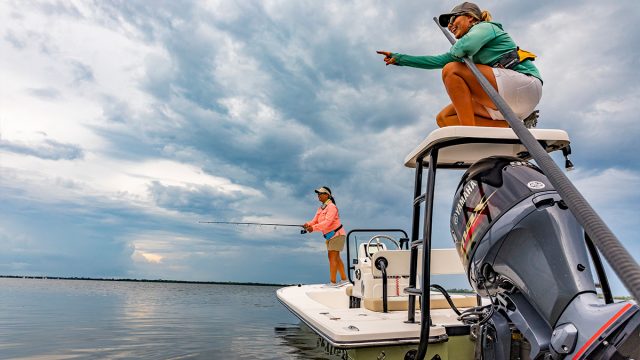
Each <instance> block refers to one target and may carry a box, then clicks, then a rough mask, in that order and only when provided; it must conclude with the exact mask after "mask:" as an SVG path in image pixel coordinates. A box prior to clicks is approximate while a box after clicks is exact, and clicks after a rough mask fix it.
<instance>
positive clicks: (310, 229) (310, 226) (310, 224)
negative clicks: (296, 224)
mask: <svg viewBox="0 0 640 360" xmlns="http://www.w3.org/2000/svg"><path fill="white" fill-rule="evenodd" d="M319 216H320V210H318V211H316V215H315V216H314V217H313V219H311V220H310V221H308V222H306V223H304V224H303V225H302V227H303V228H304V229H305V230H307V231H308V232H313V225H315V224H317V223H318V217H319Z"/></svg>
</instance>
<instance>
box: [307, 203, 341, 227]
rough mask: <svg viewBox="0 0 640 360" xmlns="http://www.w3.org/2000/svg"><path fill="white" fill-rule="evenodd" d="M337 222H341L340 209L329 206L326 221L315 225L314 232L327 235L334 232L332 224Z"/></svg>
mask: <svg viewBox="0 0 640 360" xmlns="http://www.w3.org/2000/svg"><path fill="white" fill-rule="evenodd" d="M336 220H338V221H337V222H339V220H340V219H339V218H338V208H337V207H336V206H335V205H333V204H331V205H328V206H327V213H326V216H325V218H324V220H322V221H321V222H318V223H316V224H315V225H313V231H322V232H323V233H327V232H329V231H331V230H333V229H332V228H331V224H333V223H335V222H336Z"/></svg>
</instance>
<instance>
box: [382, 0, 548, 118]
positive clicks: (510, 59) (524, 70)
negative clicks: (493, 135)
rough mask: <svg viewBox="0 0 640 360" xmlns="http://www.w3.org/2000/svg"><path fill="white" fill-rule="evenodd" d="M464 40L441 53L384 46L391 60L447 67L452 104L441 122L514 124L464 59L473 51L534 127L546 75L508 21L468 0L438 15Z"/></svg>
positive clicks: (445, 73)
mask: <svg viewBox="0 0 640 360" xmlns="http://www.w3.org/2000/svg"><path fill="white" fill-rule="evenodd" d="M438 22H439V23H440V25H441V26H442V27H447V28H448V29H449V31H450V32H451V33H452V34H453V35H454V36H455V38H456V39H458V41H457V42H456V43H455V44H454V45H453V46H452V47H451V49H450V50H449V51H448V52H447V53H444V54H441V55H433V56H411V55H405V54H399V53H392V52H388V51H378V54H382V55H384V56H385V58H384V61H385V63H386V64H387V65H398V66H411V67H417V68H423V69H442V80H443V82H444V86H445V88H446V89H447V93H448V94H449V98H450V99H451V104H449V105H447V106H446V107H445V108H444V109H442V110H441V111H440V113H439V114H438V115H437V116H436V121H437V123H438V126H440V127H445V126H453V125H468V126H489V127H508V126H509V124H508V122H507V121H506V120H505V118H504V116H503V115H502V113H501V112H500V111H498V110H497V108H496V106H495V104H494V103H493V101H492V100H491V98H490V97H489V96H488V95H487V94H486V93H485V91H484V90H483V89H482V87H481V85H480V83H479V82H478V80H477V79H476V78H475V76H474V75H473V73H472V72H471V70H470V69H469V68H468V67H467V66H466V65H465V64H464V62H462V58H463V57H465V56H469V57H471V58H472V59H473V62H474V63H476V64H478V69H479V70H480V72H481V73H482V74H483V75H484V76H485V77H486V78H487V79H488V80H489V83H491V85H492V86H493V87H494V88H495V89H496V90H497V91H498V93H499V94H500V96H502V97H503V98H504V100H505V101H506V102H507V104H509V106H510V107H511V109H512V110H513V112H514V113H515V114H516V115H517V116H518V118H519V119H520V120H524V122H525V125H527V126H528V127H531V126H535V123H536V119H537V111H534V109H535V107H536V106H537V105H538V102H540V98H541V96H542V77H541V76H540V73H539V72H538V69H537V68H536V66H535V65H534V64H533V62H532V60H533V59H534V58H535V55H533V54H531V53H527V54H528V55H523V56H522V57H520V56H519V55H518V47H517V46H516V44H515V42H514V41H513V40H512V39H511V37H510V36H509V34H507V33H506V32H505V31H504V30H502V25H501V24H499V23H495V22H491V14H489V12H488V11H486V10H485V11H480V8H479V7H478V5H476V4H474V3H470V2H464V3H462V4H460V5H458V6H456V7H454V8H453V9H452V10H451V12H450V13H447V14H442V15H440V17H439V18H438Z"/></svg>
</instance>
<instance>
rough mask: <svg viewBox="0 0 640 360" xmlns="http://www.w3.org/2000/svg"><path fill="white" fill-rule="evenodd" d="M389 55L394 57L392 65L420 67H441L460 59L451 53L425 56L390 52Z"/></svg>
mask: <svg viewBox="0 0 640 360" xmlns="http://www.w3.org/2000/svg"><path fill="white" fill-rule="evenodd" d="M391 56H392V57H393V58H395V59H396V61H395V62H394V63H393V64H394V65H398V66H410V67H415V68H420V69H442V68H443V67H444V66H445V65H447V64H448V63H450V62H454V61H460V59H459V58H457V57H455V56H453V55H452V54H451V53H444V54H440V55H426V56H412V55H406V54H398V53H392V54H391Z"/></svg>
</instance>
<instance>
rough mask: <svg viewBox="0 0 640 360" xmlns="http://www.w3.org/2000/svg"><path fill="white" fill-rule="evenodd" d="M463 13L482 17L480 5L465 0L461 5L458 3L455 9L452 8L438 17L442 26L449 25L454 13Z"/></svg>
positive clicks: (478, 17) (477, 17)
mask: <svg viewBox="0 0 640 360" xmlns="http://www.w3.org/2000/svg"><path fill="white" fill-rule="evenodd" d="M462 14H469V15H471V16H473V17H475V18H476V19H478V20H480V19H482V11H480V8H479V7H478V5H476V4H474V3H472V2H466V1H465V2H463V3H462V4H460V5H456V6H455V7H454V8H453V9H451V11H450V12H448V13H446V14H442V15H440V16H439V17H438V23H440V26H442V27H447V25H449V19H450V18H451V17H452V16H453V15H462Z"/></svg>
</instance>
